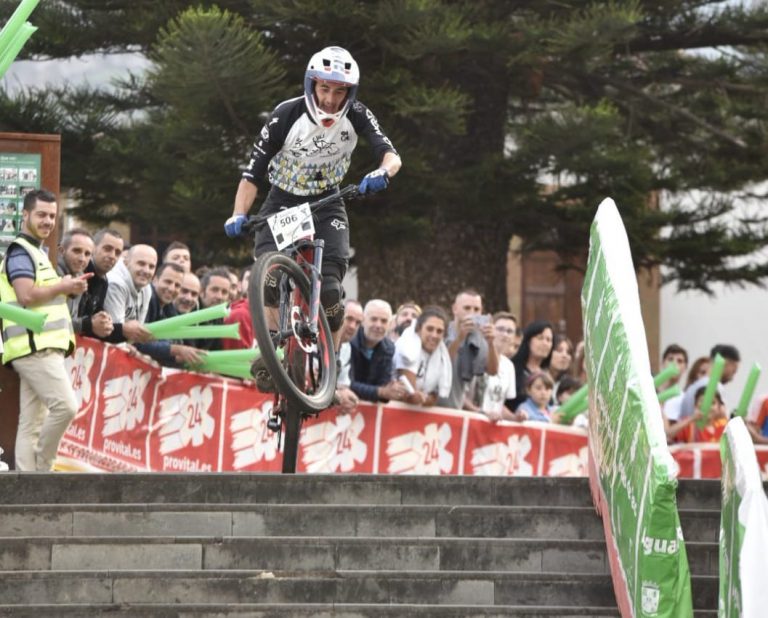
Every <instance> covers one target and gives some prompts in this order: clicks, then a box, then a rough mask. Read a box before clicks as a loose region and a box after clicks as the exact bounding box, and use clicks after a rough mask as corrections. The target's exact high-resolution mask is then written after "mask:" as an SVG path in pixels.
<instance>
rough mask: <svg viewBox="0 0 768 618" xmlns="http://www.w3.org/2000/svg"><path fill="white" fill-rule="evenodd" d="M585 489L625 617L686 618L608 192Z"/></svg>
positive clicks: (676, 545) (666, 474)
mask: <svg viewBox="0 0 768 618" xmlns="http://www.w3.org/2000/svg"><path fill="white" fill-rule="evenodd" d="M581 303H582V314H583V319H584V340H585V345H586V363H585V365H586V370H587V379H588V382H589V385H590V389H589V454H590V487H591V489H592V496H593V498H594V500H595V505H596V507H597V509H598V512H599V513H600V515H601V516H602V519H603V527H604V529H605V536H606V545H607V549H608V557H609V561H610V567H611V575H612V577H613V587H614V591H615V592H616V600H617V602H618V604H619V608H620V610H621V614H622V616H624V617H625V618H626V617H628V616H638V617H646V616H649V617H650V616H664V617H673V616H674V617H679V618H683V617H685V618H690V617H691V616H692V615H693V605H692V600H691V576H690V570H689V568H688V558H687V555H686V552H685V544H684V542H683V533H682V529H681V527H680V517H679V515H678V512H677V502H676V490H677V480H676V471H677V466H676V465H675V462H674V460H673V459H672V455H671V454H670V452H669V448H668V447H667V440H666V436H665V433H664V426H663V422H662V418H661V410H660V409H659V402H658V399H657V395H656V391H655V388H654V384H653V378H652V377H651V367H650V362H649V360H648V346H647V343H646V337H645V327H644V326H643V321H642V317H641V315H640V299H639V294H638V290H637V279H636V275H635V271H634V267H633V264H632V257H631V254H630V250H629V241H628V239H627V234H626V231H625V229H624V224H623V223H622V220H621V217H620V215H619V212H618V210H617V208H616V205H615V204H614V202H613V200H611V199H606V200H604V201H603V202H602V203H601V204H600V207H599V208H598V211H597V215H596V216H595V219H594V221H593V223H592V229H591V232H590V247H589V261H588V264H587V273H586V276H585V280H584V287H583V289H582V294H581Z"/></svg>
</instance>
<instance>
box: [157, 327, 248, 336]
mask: <svg viewBox="0 0 768 618" xmlns="http://www.w3.org/2000/svg"><path fill="white" fill-rule="evenodd" d="M152 334H153V335H154V333H152ZM160 338H161V339H240V325H239V324H214V325H207V324H205V325H202V326H180V327H179V328H177V329H174V330H172V331H167V332H165V331H164V332H163V333H162V335H161V337H160Z"/></svg>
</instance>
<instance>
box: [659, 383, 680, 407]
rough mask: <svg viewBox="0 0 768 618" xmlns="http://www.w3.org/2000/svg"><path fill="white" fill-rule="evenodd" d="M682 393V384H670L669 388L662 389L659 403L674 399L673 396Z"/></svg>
mask: <svg viewBox="0 0 768 618" xmlns="http://www.w3.org/2000/svg"><path fill="white" fill-rule="evenodd" d="M682 394H683V391H682V390H680V385H679V384H675V385H674V386H670V387H669V388H668V389H667V390H665V391H661V392H660V393H659V403H664V402H665V401H668V400H670V399H672V397H678V396H679V395H682Z"/></svg>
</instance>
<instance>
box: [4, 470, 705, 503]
mask: <svg viewBox="0 0 768 618" xmlns="http://www.w3.org/2000/svg"><path fill="white" fill-rule="evenodd" d="M43 499H44V500H45V501H46V502H47V503H49V504H90V503H100V502H109V503H139V502H140V503H190V502H202V503H209V504H216V503H218V504H221V503H225V504H236V503H244V502H248V503H272V504H273V503H280V504H443V505H518V506H525V505H530V506H542V505H547V506H580V507H588V506H591V505H592V500H591V497H590V493H589V484H588V481H587V479H586V478H551V477H548V478H532V477H477V476H407V477H402V476H390V475H321V474H316V475H305V474H297V475H294V476H291V477H285V476H282V475H279V474H246V473H221V474H215V473H214V474H149V473H147V474H142V473H139V474H68V473H55V474H34V475H30V474H27V475H22V474H20V473H16V472H8V473H4V474H1V475H0V504H32V503H39V502H40V501H41V500H43ZM678 506H679V508H684V509H714V510H719V508H720V483H719V481H703V480H702V481H692V480H682V481H680V483H679V490H678Z"/></svg>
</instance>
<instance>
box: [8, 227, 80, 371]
mask: <svg viewBox="0 0 768 618" xmlns="http://www.w3.org/2000/svg"><path fill="white" fill-rule="evenodd" d="M14 244H17V245H19V246H20V247H23V248H24V249H25V250H26V251H27V253H29V256H30V257H31V258H32V261H33V262H34V264H35V286H37V287H48V286H51V285H55V284H56V283H58V282H59V281H60V279H61V278H60V277H59V275H58V274H57V273H56V270H55V269H54V268H53V266H52V265H51V261H50V260H49V259H48V256H47V255H46V254H45V253H43V251H42V250H41V249H40V248H38V247H36V246H35V245H33V244H32V243H31V242H29V241H28V240H27V239H26V238H24V237H23V236H17V237H16V239H15V240H14V241H13V243H11V246H13V245H14ZM10 248H11V247H8V250H9V251H10ZM7 255H8V254H7V253H6V256H7ZM6 259H7V258H6ZM5 261H6V260H5V259H3V262H2V264H0V300H2V301H3V302H4V303H8V304H11V305H16V306H18V307H21V304H20V303H19V301H18V300H17V298H16V291H15V290H14V289H13V286H12V285H11V283H10V281H8V272H7V271H6V264H5ZM25 308H26V309H28V310H29V311H35V312H37V313H42V314H45V315H47V316H48V317H47V319H46V320H45V324H44V325H43V331H42V332H41V333H34V332H32V331H31V330H28V329H26V328H25V327H24V326H21V325H20V324H16V323H15V322H12V321H11V320H0V323H2V334H3V342H4V349H3V364H4V365H7V364H8V363H10V362H11V361H12V360H14V359H16V358H21V357H22V356H28V355H30V354H34V353H35V352H38V351H40V350H45V349H49V348H54V349H59V350H64V353H65V354H66V355H69V354H71V353H72V351H73V350H74V349H75V331H74V329H73V328H72V317H71V316H70V314H69V309H68V308H67V299H66V297H65V296H64V295H63V294H59V295H58V296H56V297H55V298H53V299H51V300H49V301H48V302H46V303H43V304H41V305H37V306H35V307H25Z"/></svg>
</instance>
